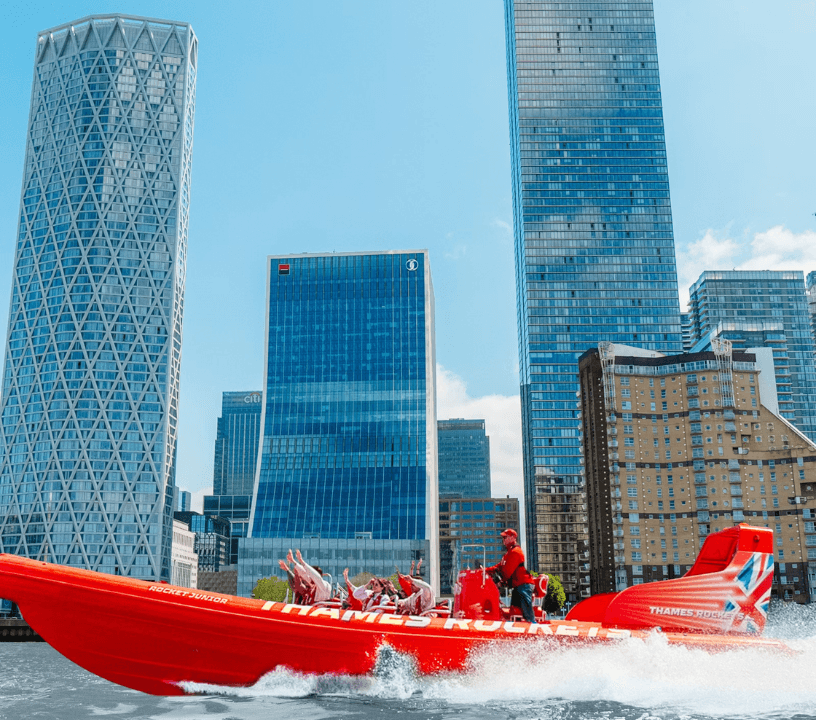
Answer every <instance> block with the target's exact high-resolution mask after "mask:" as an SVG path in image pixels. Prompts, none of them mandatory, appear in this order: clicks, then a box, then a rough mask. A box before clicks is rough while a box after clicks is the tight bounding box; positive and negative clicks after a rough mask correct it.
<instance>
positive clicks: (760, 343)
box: [689, 270, 816, 441]
mask: <svg viewBox="0 0 816 720" xmlns="http://www.w3.org/2000/svg"><path fill="white" fill-rule="evenodd" d="M689 295H690V301H689V313H690V316H691V331H692V335H693V339H694V341H695V342H697V343H698V344H697V346H696V349H699V348H701V347H704V346H705V344H706V342H707V341H708V338H709V336H710V335H711V333H716V334H717V335H719V336H720V337H722V338H725V339H727V340H731V341H732V342H733V343H734V345H735V346H736V347H740V348H742V347H746V348H750V347H752V346H754V347H768V348H772V349H773V356H774V373H775V375H776V392H777V399H778V403H779V414H780V415H781V416H782V417H784V418H785V419H786V420H789V421H790V422H791V423H793V424H794V425H795V426H796V427H797V428H798V429H799V430H801V431H802V432H803V433H804V434H805V435H807V436H808V437H809V438H810V439H811V440H813V441H816V367H815V366H814V360H813V358H814V340H813V333H812V329H811V325H810V314H809V312H808V297H807V295H806V294H805V278H804V275H803V273H801V272H800V271H794V270H725V271H706V272H704V273H703V274H702V275H700V277H699V278H698V280H697V282H695V283H694V285H692V286H691V289H690V290H689Z"/></svg>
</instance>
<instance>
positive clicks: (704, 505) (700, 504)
mask: <svg viewBox="0 0 816 720" xmlns="http://www.w3.org/2000/svg"><path fill="white" fill-rule="evenodd" d="M697 509H698V510H707V509H708V500H702V499H701V500H697Z"/></svg>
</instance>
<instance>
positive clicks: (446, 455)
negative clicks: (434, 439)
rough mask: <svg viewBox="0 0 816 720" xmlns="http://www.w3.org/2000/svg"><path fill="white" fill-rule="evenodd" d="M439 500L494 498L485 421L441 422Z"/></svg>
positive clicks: (439, 427) (439, 426) (438, 424)
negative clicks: (440, 498) (491, 491)
mask: <svg viewBox="0 0 816 720" xmlns="http://www.w3.org/2000/svg"><path fill="white" fill-rule="evenodd" d="M437 427H438V435H439V497H443V498H473V497H476V498H486V497H490V438H489V437H487V435H485V421H484V420H440V421H439V422H438V423H437Z"/></svg>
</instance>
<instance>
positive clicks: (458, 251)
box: [445, 243, 467, 260]
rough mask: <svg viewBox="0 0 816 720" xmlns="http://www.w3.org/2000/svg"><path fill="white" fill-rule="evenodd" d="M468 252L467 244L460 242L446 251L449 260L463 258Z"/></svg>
mask: <svg viewBox="0 0 816 720" xmlns="http://www.w3.org/2000/svg"><path fill="white" fill-rule="evenodd" d="M466 254H467V245H464V244H462V243H459V244H458V245H456V247H454V248H453V250H451V251H450V252H446V253H445V257H446V258H448V260H461V259H462V258H463V257H464V256H465V255H466Z"/></svg>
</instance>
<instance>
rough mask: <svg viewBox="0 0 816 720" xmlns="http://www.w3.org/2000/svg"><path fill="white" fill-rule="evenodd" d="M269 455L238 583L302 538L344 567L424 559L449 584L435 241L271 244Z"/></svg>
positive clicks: (431, 578)
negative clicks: (376, 245) (392, 245)
mask: <svg viewBox="0 0 816 720" xmlns="http://www.w3.org/2000/svg"><path fill="white" fill-rule="evenodd" d="M268 262H269V266H268V267H269V285H268V304H267V338H266V348H267V350H266V364H265V371H264V376H265V386H264V398H263V410H262V413H263V419H262V423H261V426H262V431H261V432H262V435H261V450H260V452H261V459H260V462H259V466H258V477H257V480H256V483H255V496H254V498H253V502H252V515H251V517H250V524H249V527H250V537H248V538H246V539H242V540H241V542H240V543H239V551H238V567H239V579H238V585H239V588H238V589H239V593H240V594H241V595H248V594H249V593H250V592H251V590H252V588H253V587H254V584H255V582H256V581H257V579H258V578H260V577H264V576H269V575H270V574H272V573H275V574H277V575H281V576H282V573H281V570H280V568H278V565H277V561H278V558H281V557H284V556H285V554H286V551H287V549H288V548H294V547H298V546H299V547H300V548H301V550H302V551H303V555H304V557H305V558H306V560H307V561H309V562H311V563H312V564H317V565H319V566H321V567H322V568H323V570H325V571H327V572H328V573H330V574H331V575H332V576H333V577H334V578H339V577H340V576H341V575H342V572H343V568H345V567H348V568H349V570H350V572H351V575H352V576H354V575H356V574H357V573H359V572H361V571H364V570H366V571H368V572H371V573H375V574H379V575H382V574H385V575H390V574H392V573H393V572H394V566H395V565H396V566H398V567H400V568H404V569H406V570H407V569H408V567H409V566H410V563H411V560H416V559H418V558H419V557H423V558H424V559H425V563H424V565H423V568H424V572H425V573H427V575H426V577H427V579H428V582H430V583H431V584H432V585H433V586H435V588H436V589H437V590H438V582H439V560H438V557H439V537H438V522H439V516H438V496H439V486H438V481H437V448H436V440H437V431H436V367H435V352H434V307H433V288H432V285H431V273H430V266H429V264H428V253H427V251H425V250H420V251H405V252H396V251H395V252H371V253H359V254H352V253H343V254H341V253H338V254H334V253H332V254H316V255H298V256H292V257H270V258H269V261H268Z"/></svg>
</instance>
